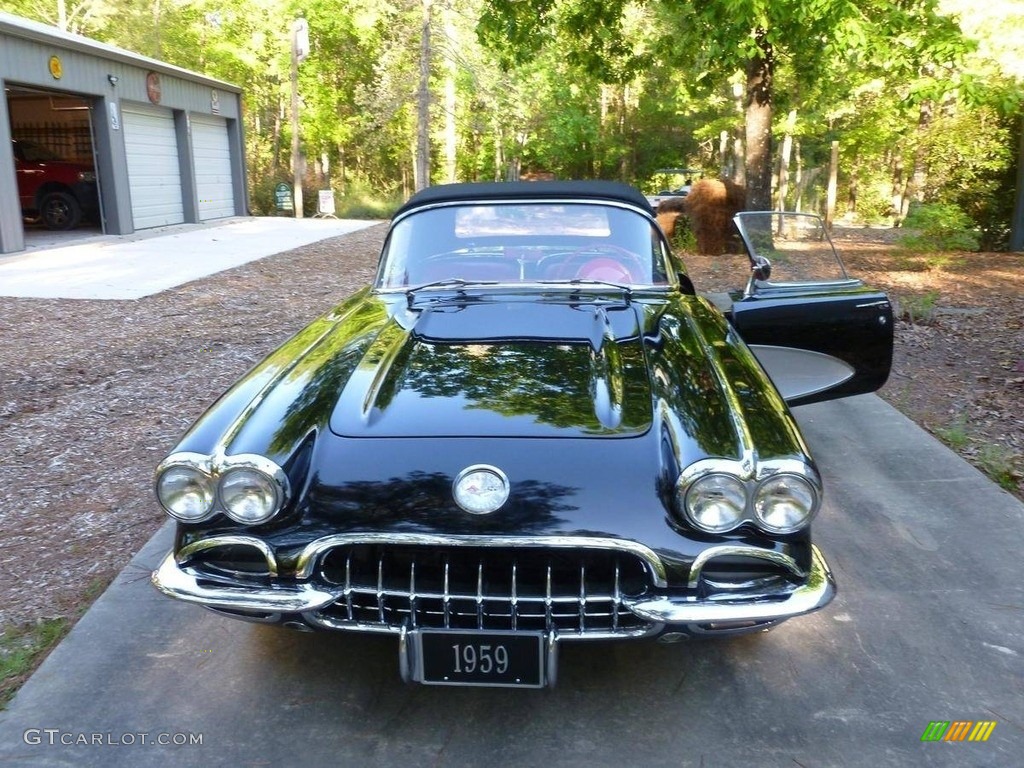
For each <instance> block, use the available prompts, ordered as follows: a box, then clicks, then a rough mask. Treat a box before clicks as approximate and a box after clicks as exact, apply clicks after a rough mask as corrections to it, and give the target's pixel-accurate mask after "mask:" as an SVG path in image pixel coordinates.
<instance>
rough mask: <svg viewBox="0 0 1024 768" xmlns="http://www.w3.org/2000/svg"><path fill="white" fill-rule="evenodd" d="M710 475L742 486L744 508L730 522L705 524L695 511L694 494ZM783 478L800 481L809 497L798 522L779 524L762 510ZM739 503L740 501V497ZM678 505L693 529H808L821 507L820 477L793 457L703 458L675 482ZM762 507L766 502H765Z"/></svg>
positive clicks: (717, 531) (782, 532) (779, 532)
mask: <svg viewBox="0 0 1024 768" xmlns="http://www.w3.org/2000/svg"><path fill="white" fill-rule="evenodd" d="M709 478H729V480H728V481H726V482H731V483H734V484H735V485H733V488H735V489H739V488H742V489H743V494H744V498H743V509H742V511H741V512H739V514H737V515H735V516H734V519H733V521H732V522H731V523H722V524H720V525H706V524H704V523H703V522H702V521H701V518H700V515H699V514H697V513H695V511H694V506H693V503H694V502H693V500H694V499H695V498H696V497H695V496H692V495H691V494H693V493H695V491H694V489H697V490H696V492H697V493H699V491H700V488H701V484H702V483H706V482H709ZM780 481H784V482H785V481H789V482H793V483H798V484H799V485H798V486H797V487H798V488H799V489H801V490H804V491H806V495H807V497H809V509H808V511H807V512H806V513H805V514H804V516H803V518H802V519H801V521H800V522H799V523H798V524H796V525H778V524H776V523H774V522H773V521H772V520H771V515H770V514H769V513H765V512H764V511H763V509H761V510H759V507H758V503H759V502H762V501H763V500H764V498H765V494H768V493H771V489H772V488H775V487H777V485H778V483H779V482H780ZM737 505H738V500H737ZM676 506H677V510H678V512H679V515H680V516H681V517H682V519H683V520H684V521H685V522H686V523H687V524H688V525H689V526H690V527H692V528H694V529H696V530H698V531H700V532H702V533H712V534H723V533H729V532H730V531H733V530H736V529H737V528H739V527H740V526H742V525H746V524H749V525H753V526H756V527H757V528H758V529H759V530H761V531H763V532H765V533H769V534H775V535H786V534H791V533H798V532H799V531H802V530H805V529H806V528H807V527H808V526H809V525H810V523H811V521H812V520H813V519H814V517H815V515H816V514H817V513H818V509H819V508H820V506H821V479H820V477H819V476H818V472H817V470H816V469H815V468H814V466H813V465H811V464H808V463H806V462H804V461H799V460H794V459H774V460H772V459H770V460H765V461H753V460H750V461H736V460H732V459H702V460H700V461H697V462H694V463H693V464H691V465H690V466H688V467H687V468H686V469H684V470H683V471H682V472H681V473H680V474H679V478H678V480H677V481H676ZM762 508H763V504H762Z"/></svg>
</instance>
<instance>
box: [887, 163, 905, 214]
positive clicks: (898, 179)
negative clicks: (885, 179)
mask: <svg viewBox="0 0 1024 768" xmlns="http://www.w3.org/2000/svg"><path fill="white" fill-rule="evenodd" d="M903 189H904V184H903V156H902V155H900V153H899V150H897V151H896V153H895V157H894V158H893V164H892V193H891V196H890V200H891V201H892V225H893V226H894V227H898V226H899V225H900V224H902V223H903Z"/></svg>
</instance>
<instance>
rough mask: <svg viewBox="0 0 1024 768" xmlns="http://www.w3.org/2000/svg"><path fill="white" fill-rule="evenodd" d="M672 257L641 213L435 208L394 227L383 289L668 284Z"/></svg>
mask: <svg viewBox="0 0 1024 768" xmlns="http://www.w3.org/2000/svg"><path fill="white" fill-rule="evenodd" d="M665 257H666V254H665V252H664V250H663V248H662V246H661V239H660V238H659V237H658V236H657V232H656V230H655V229H654V227H653V226H652V224H651V222H650V221H649V220H648V219H647V218H645V217H644V216H642V215H640V214H639V213H637V212H635V211H631V210H626V209H623V208H618V207H615V206H610V205H600V204H586V203H553V202H551V203H507V204H506V203H481V204H465V205H456V206H444V207H439V208H431V209H427V210H423V211H419V212H416V213H413V214H411V215H410V216H408V217H407V218H405V219H402V220H401V221H399V222H398V223H397V224H395V225H394V227H393V229H392V231H391V234H390V236H389V238H388V242H387V244H386V245H385V251H384V255H383V258H382V261H381V268H380V274H379V275H378V286H379V287H381V288H406V287H409V286H417V285H427V284H431V283H437V282H440V281H465V282H467V283H474V282H475V283H549V282H555V283H559V282H564V283H570V282H574V281H575V282H588V281H591V282H604V283H615V284H618V285H627V286H636V285H666V284H667V283H668V278H667V274H668V273H667V269H666V264H665Z"/></svg>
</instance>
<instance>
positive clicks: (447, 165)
mask: <svg viewBox="0 0 1024 768" xmlns="http://www.w3.org/2000/svg"><path fill="white" fill-rule="evenodd" d="M452 13H453V11H452V10H451V9H447V10H446V11H445V23H444V27H445V36H446V37H447V38H448V41H449V44H451V45H454V43H455V36H456V31H455V23H454V21H453V20H452ZM446 64H447V66H446V71H445V78H444V177H445V181H447V182H449V183H452V182H455V181H457V180H458V178H457V177H458V165H457V160H458V157H457V153H458V138H459V137H458V127H457V126H456V123H455V112H456V110H457V109H458V101H457V96H456V90H455V77H456V75H458V71H459V70H458V66H457V64H456V61H455V58H454V56H452V55H451V54H448V56H447V59H446Z"/></svg>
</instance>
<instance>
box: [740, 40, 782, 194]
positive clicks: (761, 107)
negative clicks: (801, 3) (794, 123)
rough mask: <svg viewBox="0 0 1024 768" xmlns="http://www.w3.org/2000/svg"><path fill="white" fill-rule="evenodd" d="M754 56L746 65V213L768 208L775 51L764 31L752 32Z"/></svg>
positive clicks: (770, 186) (770, 191) (770, 176)
mask: <svg viewBox="0 0 1024 768" xmlns="http://www.w3.org/2000/svg"><path fill="white" fill-rule="evenodd" d="M754 39H755V42H756V43H757V48H758V55H757V56H755V57H754V58H752V59H750V61H749V62H747V71H746V74H747V90H746V96H745V97H744V109H745V111H746V120H745V123H746V126H745V127H746V167H745V177H746V178H745V181H746V188H747V206H746V207H747V210H750V211H767V210H771V207H772V79H773V77H774V74H775V51H774V50H773V49H772V45H771V43H770V42H768V37H767V31H766V30H764V29H757V30H756V31H755V32H754Z"/></svg>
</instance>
